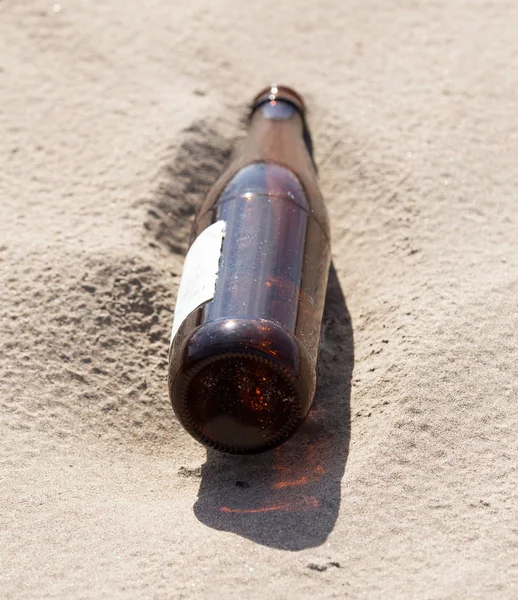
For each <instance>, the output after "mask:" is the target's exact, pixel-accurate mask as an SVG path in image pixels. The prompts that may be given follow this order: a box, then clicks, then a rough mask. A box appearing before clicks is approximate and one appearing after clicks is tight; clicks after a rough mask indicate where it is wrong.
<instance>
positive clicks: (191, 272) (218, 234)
mask: <svg viewBox="0 0 518 600" xmlns="http://www.w3.org/2000/svg"><path fill="white" fill-rule="evenodd" d="M225 226H226V223H225V221H217V222H216V223H213V224H212V225H210V226H209V227H207V229H204V230H203V231H202V232H201V233H200V235H199V236H198V237H197V238H196V239H195V240H194V242H193V244H192V246H191V247H190V248H189V252H187V256H186V257H185V262H184V265H183V271H182V278H181V280H180V287H179V288H178V297H177V299H176V306H175V309H174V319H173V331H172V333H171V344H172V343H173V339H174V336H175V335H176V332H177V331H178V329H179V328H180V325H181V324H182V323H183V321H184V319H185V317H187V315H189V314H190V313H191V312H192V311H193V310H195V309H196V308H198V307H199V306H201V305H202V304H203V303H204V302H207V301H208V300H212V298H214V293H215V291H216V281H217V279H218V271H219V261H220V258H221V247H222V245H223V238H224V237H225Z"/></svg>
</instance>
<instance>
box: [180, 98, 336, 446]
mask: <svg viewBox="0 0 518 600" xmlns="http://www.w3.org/2000/svg"><path fill="white" fill-rule="evenodd" d="M329 261H330V253H329V224H328V218H327V213H326V209H325V206H324V202H323V199H322V196H321V194H320V191H319V189H318V184H317V176H316V172H315V168H314V165H313V161H312V156H311V149H310V137H309V134H308V131H307V129H306V122H305V117H304V104H303V101H302V99H301V97H300V96H299V95H298V94H297V93H296V92H294V91H293V90H291V89H289V88H285V87H277V86H272V87H271V88H268V89H267V90H265V91H263V92H261V93H260V94H259V95H258V96H257V97H256V98H255V100H254V104H253V109H252V113H251V116H250V124H249V132H248V136H247V137H246V139H245V141H244V142H243V144H242V146H241V147H240V148H239V149H238V150H237V152H236V153H235V155H234V158H233V160H232V162H231V164H230V166H229V167H228V169H227V170H226V171H225V173H224V174H223V175H222V176H221V177H220V179H219V180H218V181H217V182H216V183H215V185H214V186H213V188H212V190H211V191H210V192H209V194H208V196H207V198H206V199H205V201H204V202H203V204H202V206H201V208H200V210H199V212H198V215H197V217H196V220H195V223H194V225H193V233H192V240H191V247H190V249H189V252H188V254H187V257H186V261H185V265H184V272H183V274H182V281H181V284H180V290H179V293H178V300H177V306H176V309H175V321H174V324H173V334H172V340H171V348H170V354H169V360H170V365H169V392H170V396H171V402H172V404H173V408H174V410H175V413H176V415H177V416H178V418H179V420H180V422H181V423H182V424H183V426H184V427H185V428H186V429H187V431H188V432H189V433H190V434H191V435H193V436H194V437H195V438H196V439H197V440H199V441H200V442H202V443H203V444H205V445H207V446H210V447H212V448H215V449H217V450H221V451H225V452H231V453H236V454H249V453H255V452H262V451H264V450H268V449H270V448H273V447H274V446H277V445H279V444H280V443H282V442H283V441H285V440H286V439H287V438H288V437H290V436H291V435H292V434H293V433H294V432H295V430H296V429H297V427H298V426H299V425H300V424H301V423H302V422H303V421H304V419H305V418H306V415H307V413H308V411H309V408H310V406H311V402H312V400H313V395H314V392H315V380H316V361H317V353H318V345H319V339H320V326H321V320H322V311H323V306H324V296H325V290H326V283H327V276H328V270H329Z"/></svg>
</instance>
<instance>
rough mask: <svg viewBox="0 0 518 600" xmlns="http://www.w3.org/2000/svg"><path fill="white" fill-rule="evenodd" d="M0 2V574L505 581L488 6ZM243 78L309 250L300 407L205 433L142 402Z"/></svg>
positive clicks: (80, 585)
mask: <svg viewBox="0 0 518 600" xmlns="http://www.w3.org/2000/svg"><path fill="white" fill-rule="evenodd" d="M0 10H1V22H0V25H1V34H0V35H1V39H2V50H1V53H0V80H1V82H2V83H1V92H0V93H1V103H0V110H1V116H0V129H1V132H2V133H1V136H0V148H1V160H2V163H1V172H2V175H1V180H0V194H1V220H0V244H1V252H0V273H1V286H0V294H1V299H0V314H1V317H2V332H1V348H2V350H1V357H0V378H1V380H0V385H1V388H0V390H1V397H0V402H1V410H2V413H1V415H2V421H1V471H0V477H1V482H0V484H1V486H0V536H1V537H0V558H1V568H0V590H1V591H0V596H1V598H2V599H22V598H28V599H31V600H32V599H39V598H53V599H87V598H88V599H89V598H95V599H97V598H101V599H126V598H128V599H129V598H153V599H180V598H204V599H205V598H207V599H212V598H214V599H220V598H249V599H252V600H253V599H269V600H270V599H272V600H276V599H285V598H286V599H291V598H402V599H407V598H408V599H410V598H415V599H417V598H418V599H446V598H490V599H500V598H509V599H510V598H516V597H518V546H517V540H518V536H517V522H518V518H517V504H518V501H517V484H518V481H517V474H516V457H517V450H518V448H517V445H518V444H517V434H516V429H517V422H518V420H517V417H518V407H517V402H516V400H517V391H518V390H517V372H518V368H517V362H518V361H517V352H516V348H517V345H516V332H517V325H518V323H517V295H518V268H517V264H518V261H517V254H518V253H517V234H518V229H517V225H518V223H517V218H516V217H517V210H518V208H517V207H518V202H517V189H518V168H517V159H518V133H517V132H518V35H517V31H518V3H517V2H515V1H513V0H508V1H505V0H501V1H498V0H485V1H482V0H455V1H453V0H435V1H430V2H426V1H424V0H422V1H421V2H417V1H416V0H401V1H399V2H388V1H386V0H342V1H338V0H322V1H320V2H316V1H315V0H300V1H296V0H288V1H284V2H280V1H278V0H277V1H274V0H262V1H260V2H239V1H238V0H220V1H218V2H209V1H208V0H190V1H189V2H173V1H172V0H169V1H166V0H110V1H108V0H104V1H101V0H99V1H96V2H93V1H88V0H75V1H67V0H63V2H62V4H61V7H59V6H57V5H56V6H53V3H52V2H42V1H41V0H38V1H36V0H16V1H14V0H12V1H6V0H4V2H2V3H1V5H0ZM272 80H274V81H277V82H280V83H285V84H288V85H292V86H294V87H295V88H297V89H298V90H300V92H301V93H303V94H304V95H305V97H306V100H307V102H308V105H309V107H310V111H311V112H310V124H311V128H312V133H313V138H314V142H315V151H316V160H317V163H318V165H319V169H320V179H321V185H322V190H323V192H324V195H325V197H326V199H327V203H328V207H329V211H330V213H331V217H332V235H333V261H334V269H335V271H334V272H333V273H332V276H331V283H330V289H329V297H328V303H327V307H326V316H325V322H324V332H325V335H324V342H323V347H322V352H321V364H320V381H319V390H318V394H317V399H316V404H315V409H314V411H313V412H312V415H311V418H310V420H309V422H308V423H307V425H306V426H305V427H304V428H303V430H302V431H300V433H299V434H298V435H297V436H296V437H295V438H294V439H293V440H292V441H291V442H290V443H288V444H287V445H285V446H284V447H282V448H280V449H279V450H277V451H275V452H272V453H269V454H265V455H263V456H260V457H256V458H236V457H226V456H223V455H218V454H216V453H213V452H209V453H208V454H207V453H206V451H205V450H204V449H203V448H202V447H201V446H199V445H198V444H197V443H196V442H195V441H193V440H192V439H191V438H190V437H189V436H188V435H187V434H186V433H185V432H184V431H183V430H182V429H181V427H180V426H179V425H178V423H177V422H176V421H175V420H174V418H173V416H172V411H171V409H170V406H169V401H168V398H167V391H166V358H167V347H168V337H169V331H170V326H171V322H172V312H173V307H174V298H175V294H176V290H177V287H178V281H179V274H180V272H181V267H182V261H183V254H184V251H185V244H186V240H187V235H188V229H189V223H188V221H189V218H190V216H191V215H192V212H193V209H194V208H195V207H196V206H197V204H198V203H199V201H200V199H201V197H202V196H203V193H204V192H205V191H206V189H207V186H209V185H210V184H211V182H212V181H213V180H214V179H215V177H216V176H217V174H218V173H219V172H220V171H221V170H222V169H223V168H224V166H225V163H226V161H227V159H228V156H229V150H230V149H231V148H232V146H233V144H234V142H235V140H236V138H238V137H239V136H241V135H242V134H243V122H242V117H243V114H244V107H245V105H246V103H247V102H248V101H249V100H250V98H251V96H252V95H253V94H254V93H255V92H257V91H258V90H259V89H260V88H261V87H262V86H264V85H265V84H268V83H270V82H271V81H272ZM353 367H354V370H353ZM296 482H299V485H295V483H296Z"/></svg>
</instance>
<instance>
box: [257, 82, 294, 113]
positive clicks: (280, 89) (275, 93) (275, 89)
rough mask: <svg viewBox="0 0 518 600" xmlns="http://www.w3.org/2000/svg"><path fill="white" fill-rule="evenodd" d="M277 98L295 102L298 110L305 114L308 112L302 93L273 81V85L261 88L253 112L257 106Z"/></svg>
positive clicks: (291, 102)
mask: <svg viewBox="0 0 518 600" xmlns="http://www.w3.org/2000/svg"><path fill="white" fill-rule="evenodd" d="M275 100H284V101H285V102H289V103H290V104H293V106H295V108H297V110H298V111H299V112H300V113H301V114H302V115H303V116H304V114H305V112H306V106H305V104H304V100H303V99H302V96H301V95H300V94H298V93H297V92H296V91H295V90H293V89H291V88H290V87H287V86H284V85H277V84H275V83H272V85H270V86H268V87H267V88H265V89H264V90H261V91H260V92H259V93H258V94H257V96H256V97H255V98H254V99H253V101H252V112H253V111H255V109H256V108H258V107H259V106H261V104H265V103H266V102H272V101H275Z"/></svg>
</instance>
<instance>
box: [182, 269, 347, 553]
mask: <svg viewBox="0 0 518 600" xmlns="http://www.w3.org/2000/svg"><path fill="white" fill-rule="evenodd" d="M353 366H354V340H353V330H352V323H351V317H350V315H349V311H348V310H347V305H346V302H345V298H344V295H343V292H342V289H341V286H340V282H339V280H338V277H337V274H336V271H335V268H334V266H333V265H331V269H330V272H329V282H328V287H327V293H326V302H325V309H324V317H323V323H322V343H321V346H320V354H319V364H318V371H319V373H318V382H317V391H316V395H315V401H314V403H313V407H312V409H311V411H310V414H309V416H308V419H307V421H306V423H305V424H304V425H303V426H302V427H301V429H300V430H299V431H298V432H297V433H296V434H295V435H294V436H293V437H292V438H291V439H290V440H289V441H288V442H286V443H285V444H284V445H282V446H280V447H279V448H276V449H275V450H272V451H271V452H267V453H265V454H260V455H256V456H229V455H226V454H222V453H219V452H216V451H214V450H210V449H209V450H207V461H206V462H205V464H204V465H203V467H202V470H201V484H200V489H199V492H198V499H197V501H196V503H195V505H194V514H195V515H196V517H197V518H198V520H199V521H201V522H202V523H204V524H205V525H207V526H209V527H212V528H213V529H218V530H221V531H230V532H233V533H236V534H237V535H241V536H243V537H246V538H249V539H251V540H253V541H255V542H257V543H259V544H263V545H265V546H270V547H273V548H279V549H283V550H291V551H297V550H303V549H305V548H312V547H315V546H319V545H321V544H322V543H324V542H325V540H326V539H327V537H328V536H329V534H330V533H331V531H332V530H333V528H334V525H335V523H336V519H337V517H338V512H339V508H340V499H341V480H342V477H343V474H344V471H345V465H346V462H347V457H348V453H349V440H350V423H351V420H350V395H351V379H352V372H353Z"/></svg>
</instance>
